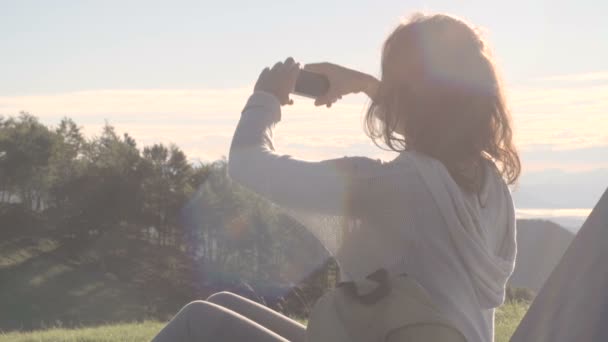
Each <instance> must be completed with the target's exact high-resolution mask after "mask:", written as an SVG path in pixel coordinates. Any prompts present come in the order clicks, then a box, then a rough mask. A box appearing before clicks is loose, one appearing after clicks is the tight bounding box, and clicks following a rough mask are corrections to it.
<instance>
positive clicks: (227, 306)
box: [152, 292, 306, 342]
mask: <svg viewBox="0 0 608 342" xmlns="http://www.w3.org/2000/svg"><path fill="white" fill-rule="evenodd" d="M305 336H306V327H305V326H304V325H302V324H300V323H298V322H296V321H294V320H292V319H290V318H288V317H286V316H283V315H281V314H279V313H277V312H275V311H273V310H271V309H269V308H267V307H265V306H263V305H260V304H258V303H256V302H254V301H251V300H249V299H247V298H243V297H241V296H237V295H235V294H233V293H230V292H220V293H216V294H214V295H212V296H211V297H209V298H207V300H206V301H202V300H199V301H194V302H191V303H189V304H188V305H186V306H184V307H183V308H182V309H181V310H180V311H179V312H178V313H177V315H175V317H173V319H171V321H169V323H168V324H167V325H166V326H165V327H164V328H163V329H162V330H161V331H160V332H159V333H158V335H156V337H154V339H153V340H152V342H169V341H172V342H191V341H192V342H194V341H196V342H199V341H200V342H203V341H225V342H241V341H251V342H266V341H294V342H303V341H304V340H305Z"/></svg>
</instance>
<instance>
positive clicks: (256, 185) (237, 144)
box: [228, 60, 382, 215]
mask: <svg viewBox="0 0 608 342" xmlns="http://www.w3.org/2000/svg"><path fill="white" fill-rule="evenodd" d="M288 62H290V63H293V60H291V61H289V60H288V61H286V62H285V63H284V64H282V65H280V66H278V67H277V65H275V67H273V69H272V70H269V69H265V71H264V72H262V75H260V80H258V83H257V84H256V90H255V92H254V94H253V95H252V96H251V97H250V98H249V100H248V102H247V104H246V106H245V109H244V110H243V112H242V114H241V119H240V121H239V124H238V126H237V129H236V132H235V134H234V137H233V140H232V146H231V148H230V155H229V159H228V171H229V174H230V176H231V178H233V179H234V180H236V181H237V182H239V183H241V184H243V185H245V186H246V187H248V188H250V189H252V190H254V191H255V192H257V193H258V194H260V195H262V196H264V197H266V198H268V199H270V200H271V201H273V202H275V203H277V204H279V205H283V206H286V207H290V208H295V209H300V210H309V211H316V212H323V213H329V214H340V215H342V214H356V213H354V212H355V211H356V212H361V210H359V209H361V207H364V206H365V202H366V201H367V200H368V199H371V197H372V193H373V191H372V189H373V183H374V182H375V178H376V174H377V172H378V171H379V170H380V169H381V168H382V163H381V162H379V161H375V160H372V159H369V158H364V157H351V158H346V157H345V158H340V159H333V160H325V161H320V162H309V161H303V160H297V159H294V158H291V157H290V156H285V155H278V154H276V153H275V151H274V146H273V143H272V127H273V126H274V125H275V124H276V123H277V122H278V121H280V119H281V104H288V103H291V101H290V99H289V92H290V91H291V90H292V89H293V83H290V82H295V77H296V76H297V74H295V76H293V77H294V78H293V80H289V79H288V80H287V81H286V82H285V84H286V85H283V87H286V88H287V90H288V91H287V92H284V91H283V92H281V91H280V90H277V89H281V86H280V85H279V86H277V85H276V84H274V85H273V84H266V83H265V81H266V82H268V81H267V80H268V79H270V80H273V82H274V83H280V82H281V81H280V80H281V78H280V76H281V75H280V73H279V72H277V73H274V74H273V70H275V68H279V71H280V70H281V69H280V68H284V69H283V71H284V75H287V76H286V77H285V78H289V77H290V75H289V70H290V69H289V68H290V67H291V66H290V63H288ZM264 73H266V75H264ZM277 74H279V76H277ZM264 77H266V79H264ZM277 79H279V80H278V81H277ZM270 83H272V82H270ZM358 207H359V208H358Z"/></svg>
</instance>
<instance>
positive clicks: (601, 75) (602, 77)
mask: <svg viewBox="0 0 608 342" xmlns="http://www.w3.org/2000/svg"><path fill="white" fill-rule="evenodd" d="M535 81H542V82H546V81H549V82H551V81H566V82H590V81H608V71H596V72H587V73H578V74H567V75H555V76H548V77H541V78H537V79H535Z"/></svg>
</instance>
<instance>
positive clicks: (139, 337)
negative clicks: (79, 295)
mask: <svg viewBox="0 0 608 342" xmlns="http://www.w3.org/2000/svg"><path fill="white" fill-rule="evenodd" d="M163 325H164V324H163V323H159V322H154V321H146V322H143V323H123V324H115V325H104V326H98V327H86V328H80V329H64V328H60V327H58V328H51V329H48V330H39V331H33V332H27V333H19V332H12V333H7V334H0V342H9V341H10V342H34V341H36V342H51V341H52V342H55V341H63V342H114V341H117V342H118V341H120V342H139V341H141V342H144V341H146V342H147V341H150V340H151V339H152V337H154V335H156V333H158V331H160V329H162V327H163Z"/></svg>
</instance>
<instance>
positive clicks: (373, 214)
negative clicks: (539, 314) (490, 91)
mask: <svg viewBox="0 0 608 342" xmlns="http://www.w3.org/2000/svg"><path fill="white" fill-rule="evenodd" d="M357 162H358V163H359V164H368V165H359V166H358V168H359V169H367V172H370V173H371V174H373V177H371V178H373V179H375V187H376V189H377V190H378V193H377V194H374V193H368V194H367V197H368V202H369V204H368V206H367V208H368V209H369V211H367V212H366V216H365V217H363V218H361V219H360V222H361V223H360V225H358V226H356V227H353V228H352V230H351V231H350V232H349V233H348V234H347V235H346V237H345V240H344V242H343V245H342V248H341V249H340V250H339V251H338V255H337V258H338V261H339V262H340V266H341V269H342V276H343V277H344V278H345V279H362V278H364V277H365V276H366V275H368V274H370V273H372V272H373V271H374V270H376V269H378V268H379V267H383V268H386V269H387V270H389V271H390V272H391V273H393V274H401V273H406V274H408V275H410V276H411V277H413V278H414V279H415V280H416V281H418V282H419V283H420V284H421V285H422V286H423V287H424V288H425V289H426V290H427V291H428V292H429V294H430V295H431V298H433V301H434V302H435V304H436V305H437V306H438V308H439V309H440V310H441V311H442V312H444V313H445V314H446V318H447V319H448V320H450V321H451V322H452V323H453V324H454V326H455V327H457V328H458V329H459V330H460V331H461V332H463V334H464V335H465V336H466V337H467V340H468V341H487V340H491V338H492V336H493V307H495V306H497V305H498V304H500V303H502V300H503V296H504V286H505V282H506V279H507V277H508V276H509V275H510V273H511V272H512V267H513V263H514V257H515V235H514V233H515V231H514V228H515V227H514V222H513V210H512V204H511V199H510V195H509V191H508V189H507V187H506V185H505V184H504V182H503V181H502V179H501V178H500V176H499V175H498V174H497V173H496V172H495V171H494V170H493V167H492V166H490V164H489V163H488V164H487V172H486V174H487V177H486V179H485V182H484V183H483V187H482V189H481V192H480V193H479V195H477V194H472V193H469V192H467V191H464V190H461V189H460V188H459V187H458V186H457V185H456V183H455V182H454V181H453V180H452V178H451V177H450V175H449V173H448V172H447V170H446V169H445V167H444V166H443V165H442V164H441V163H439V162H438V161H436V160H433V159H432V158H429V157H426V156H424V155H421V154H419V153H415V152H403V153H402V154H401V155H400V156H399V157H398V158H397V159H395V160H394V161H392V162H389V163H384V164H382V163H380V162H377V161H372V160H369V159H367V160H365V159H362V160H358V161H357Z"/></svg>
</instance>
